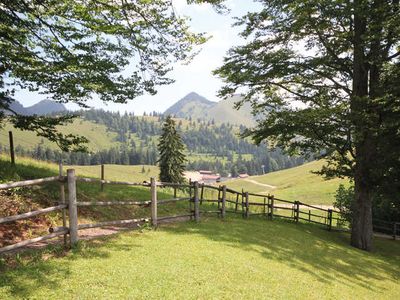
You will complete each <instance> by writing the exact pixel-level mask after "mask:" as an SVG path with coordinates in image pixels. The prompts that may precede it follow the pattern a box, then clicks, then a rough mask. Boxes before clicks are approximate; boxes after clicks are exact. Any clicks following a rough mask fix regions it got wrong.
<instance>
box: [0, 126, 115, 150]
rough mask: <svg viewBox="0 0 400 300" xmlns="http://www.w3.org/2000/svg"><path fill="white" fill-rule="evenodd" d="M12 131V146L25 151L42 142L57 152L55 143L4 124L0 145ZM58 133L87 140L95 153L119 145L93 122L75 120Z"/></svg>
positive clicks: (0, 133) (109, 134)
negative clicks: (19, 147) (75, 135)
mask: <svg viewBox="0 0 400 300" xmlns="http://www.w3.org/2000/svg"><path fill="white" fill-rule="evenodd" d="M9 130H12V131H13V135H14V145H15V146H17V145H21V146H22V147H23V148H26V149H33V148H34V147H36V145H37V144H39V143H40V142H41V141H42V140H43V144H44V145H45V146H47V147H50V148H52V149H54V150H57V149H58V148H57V145H56V144H55V143H52V142H49V141H48V140H46V139H42V138H41V137H38V136H36V134H35V133H33V132H31V131H21V130H18V129H15V128H14V127H13V126H11V125H10V124H6V126H5V127H4V128H3V129H0V143H1V144H3V145H8V131H9ZM60 131H61V132H63V133H72V134H79V135H83V136H85V137H86V138H88V139H89V141H90V143H89V149H90V150H91V151H97V150H102V149H108V148H110V145H112V146H117V145H119V143H118V142H116V137H117V133H115V132H110V131H107V127H106V126H104V125H100V124H95V123H93V122H89V121H85V120H80V119H76V120H74V122H73V123H72V124H70V125H68V126H65V127H60Z"/></svg>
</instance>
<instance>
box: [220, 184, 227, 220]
mask: <svg viewBox="0 0 400 300" xmlns="http://www.w3.org/2000/svg"><path fill="white" fill-rule="evenodd" d="M225 207H226V185H224V186H222V209H221V217H222V219H225Z"/></svg>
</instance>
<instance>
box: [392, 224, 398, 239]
mask: <svg viewBox="0 0 400 300" xmlns="http://www.w3.org/2000/svg"><path fill="white" fill-rule="evenodd" d="M396 235H397V223H396V222H394V223H393V239H394V240H396Z"/></svg>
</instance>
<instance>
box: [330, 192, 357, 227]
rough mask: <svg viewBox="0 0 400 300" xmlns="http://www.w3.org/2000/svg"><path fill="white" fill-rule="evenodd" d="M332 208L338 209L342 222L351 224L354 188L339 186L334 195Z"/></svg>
mask: <svg viewBox="0 0 400 300" xmlns="http://www.w3.org/2000/svg"><path fill="white" fill-rule="evenodd" d="M333 206H334V207H335V208H337V209H339V211H340V213H341V214H340V216H341V218H343V221H344V222H351V220H352V218H353V210H354V208H353V206H354V186H352V185H351V186H349V187H348V188H346V187H345V186H344V185H343V184H340V185H339V188H338V189H337V191H336V194H335V202H333Z"/></svg>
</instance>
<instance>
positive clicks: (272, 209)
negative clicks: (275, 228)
mask: <svg viewBox="0 0 400 300" xmlns="http://www.w3.org/2000/svg"><path fill="white" fill-rule="evenodd" d="M269 197H270V199H271V213H270V218H271V220H273V219H274V195H270V196H269Z"/></svg>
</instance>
